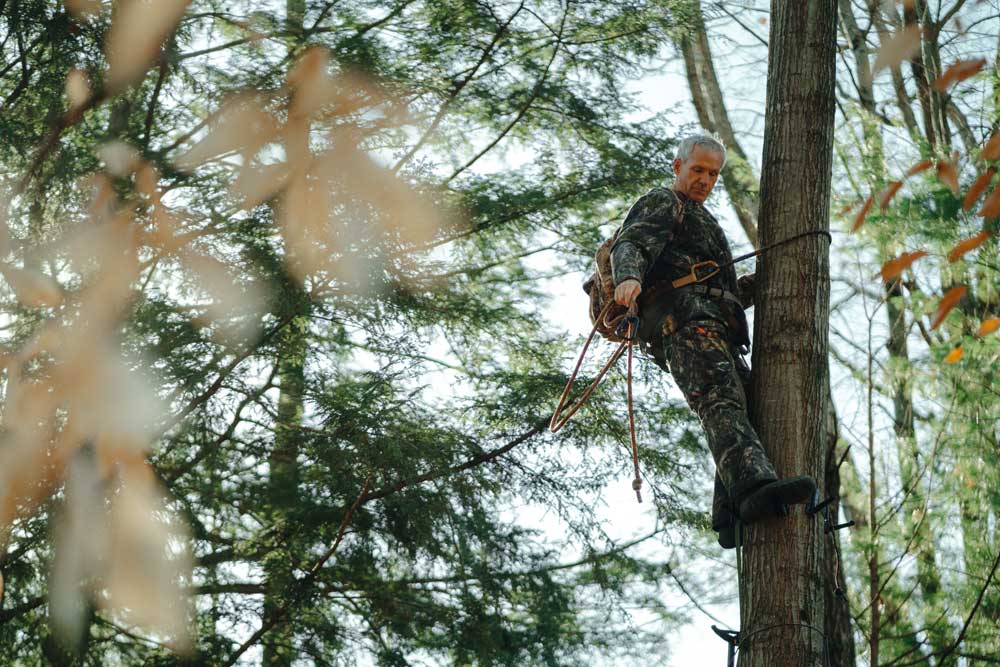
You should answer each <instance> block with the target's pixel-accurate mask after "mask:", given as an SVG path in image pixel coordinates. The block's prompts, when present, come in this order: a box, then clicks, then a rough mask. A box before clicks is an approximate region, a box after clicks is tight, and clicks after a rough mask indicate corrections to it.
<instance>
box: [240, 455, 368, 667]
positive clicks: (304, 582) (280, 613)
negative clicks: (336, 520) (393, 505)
mask: <svg viewBox="0 0 1000 667" xmlns="http://www.w3.org/2000/svg"><path fill="white" fill-rule="evenodd" d="M371 481H372V476H371V474H369V475H368V479H366V480H365V485H364V487H362V489H361V494H360V495H358V497H357V499H356V500H355V501H354V504H353V505H351V507H350V508H349V509H348V510H347V512H346V513H345V514H344V518H343V520H342V521H341V522H340V528H339V529H338V530H337V537H336V538H335V539H334V541H333V546H331V547H330V548H329V549H328V550H327V552H326V553H325V554H323V556H321V557H320V559H319V560H317V561H316V562H315V563H314V564H313V566H312V567H311V568H310V569H309V572H308V573H306V576H305V577H303V578H302V579H301V580H299V581H298V582H296V583H297V586H296V588H297V592H296V593H294V594H293V595H292V596H291V597H289V598H288V600H286V601H285V603H284V604H282V605H281V606H280V607H278V609H277V610H276V611H275V612H274V614H272V615H271V618H270V619H268V620H267V621H265V622H264V623H263V624H262V625H261V627H260V629H259V630H257V632H255V633H253V635H251V636H250V638H249V639H247V640H246V641H245V642H243V644H242V645H241V646H240V647H239V648H238V649H237V650H236V652H235V653H233V654H232V655H231V656H229V659H228V660H226V662H224V663H223V664H222V667H232V665H233V664H234V663H235V662H236V661H237V660H239V659H240V656H242V655H243V654H244V653H246V652H247V651H248V650H249V649H250V647H251V646H253V645H254V644H256V643H257V642H258V641H260V639H261V638H262V637H263V636H264V635H265V634H267V633H268V632H269V631H270V630H271V629H272V628H274V627H275V626H276V625H278V623H280V622H281V621H282V620H283V619H284V617H285V615H286V614H287V613H288V611H289V610H290V609H291V607H292V605H293V604H295V603H297V602H298V601H299V600H300V599H301V597H302V596H303V593H304V592H305V591H306V588H307V586H308V584H310V583H312V580H313V579H315V578H316V576H317V574H319V572H320V568H322V567H323V565H324V564H325V563H326V562H327V561H328V560H330V558H331V557H333V554H334V553H336V551H337V547H339V546H340V543H341V541H342V540H343V539H344V533H345V532H346V531H347V525H348V524H349V523H350V521H351V518H352V517H353V516H354V513H355V512H356V511H357V509H358V507H360V506H361V503H362V501H363V500H364V498H365V495H366V494H367V492H368V486H369V484H371Z"/></svg>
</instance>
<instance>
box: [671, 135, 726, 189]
mask: <svg viewBox="0 0 1000 667" xmlns="http://www.w3.org/2000/svg"><path fill="white" fill-rule="evenodd" d="M721 169H722V156H721V155H719V154H718V153H716V152H715V151H713V150H711V149H709V148H705V147H704V146H695V147H694V150H693V151H691V156H690V157H689V158H688V159H686V160H681V159H680V158H678V159H676V160H674V175H675V176H676V178H675V179H674V189H675V190H677V191H678V192H682V193H684V194H685V195H687V197H688V199H693V200H695V201H696V202H698V203H702V202H704V201H705V200H706V199H708V195H710V194H712V188H714V187H715V182H716V181H717V180H719V171H720V170H721Z"/></svg>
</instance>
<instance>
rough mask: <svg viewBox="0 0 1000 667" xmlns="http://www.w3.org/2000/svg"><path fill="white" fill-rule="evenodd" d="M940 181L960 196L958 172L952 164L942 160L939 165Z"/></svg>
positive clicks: (938, 174)
mask: <svg viewBox="0 0 1000 667" xmlns="http://www.w3.org/2000/svg"><path fill="white" fill-rule="evenodd" d="M937 177H938V180H939V181H941V182H942V183H944V184H945V185H947V186H948V187H949V188H951V191H952V192H954V193H955V194H958V170H957V169H955V165H954V164H953V163H951V162H946V161H944V160H941V161H940V162H938V163H937Z"/></svg>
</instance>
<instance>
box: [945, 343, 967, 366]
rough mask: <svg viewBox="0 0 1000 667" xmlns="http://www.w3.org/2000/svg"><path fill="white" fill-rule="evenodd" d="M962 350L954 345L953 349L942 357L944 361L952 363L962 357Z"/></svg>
mask: <svg viewBox="0 0 1000 667" xmlns="http://www.w3.org/2000/svg"><path fill="white" fill-rule="evenodd" d="M962 354H963V350H962V348H960V347H956V348H955V349H954V350H952V351H951V352H949V353H948V356H947V357H945V358H944V363H946V364H953V363H955V362H956V361H958V360H959V359H961V358H962Z"/></svg>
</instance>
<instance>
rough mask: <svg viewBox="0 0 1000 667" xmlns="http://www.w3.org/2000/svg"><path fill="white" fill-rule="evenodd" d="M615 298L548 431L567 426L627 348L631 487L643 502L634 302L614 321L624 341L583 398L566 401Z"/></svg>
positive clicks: (583, 352) (583, 354) (587, 346)
mask: <svg viewBox="0 0 1000 667" xmlns="http://www.w3.org/2000/svg"><path fill="white" fill-rule="evenodd" d="M614 303H615V302H614V301H609V302H608V303H607V305H605V306H604V309H603V310H602V311H601V314H600V315H599V316H598V317H597V319H596V320H595V322H594V326H593V328H592V329H591V330H590V335H589V336H587V342H586V343H584V345H583V350H581V351H580V356H579V358H578V359H577V360H576V366H575V367H574V368H573V372H572V373H571V374H570V376H569V382H567V383H566V387H565V388H564V389H563V392H562V396H560V397H559V404H558V405H557V406H556V409H555V411H554V412H553V413H552V418H551V419H550V420H549V430H550V431H551V432H552V433H556V432H557V431H558V430H559V429H561V428H562V427H563V426H565V425H566V422H568V421H569V420H570V417H572V416H573V415H574V414H576V411H577V410H579V409H580V408H581V407H583V404H584V403H586V402H587V399H588V398H590V395H591V394H592V393H594V390H595V389H597V385H599V384H600V383H601V380H603V379H604V376H605V375H607V373H608V371H609V370H610V369H611V367H612V366H613V365H614V364H615V362H616V361H618V359H619V357H621V356H622V352H623V351H624V350H625V349H626V348H628V373H627V376H626V384H627V385H628V430H629V439H630V441H631V445H632V467H633V469H634V472H635V478H634V479H633V480H632V490H633V491H635V498H636V500H637V501H639V502H640V503H641V502H642V493H641V489H642V478H641V477H640V476H639V444H638V442H637V441H636V437H635V412H634V410H633V403H632V358H633V354H632V348H633V347H634V346H635V340H636V334H637V333H638V331H639V315H638V311H637V310H636V306H635V304H633V305H632V306H631V307H630V308H629V310H628V312H627V313H626V314H625V315H624V316H622V317H620V318H618V319H617V321H616V322H615V324H616V326H617V327H618V330H619V331H620V332H621V338H622V341H621V343H619V344H618V348H617V349H616V350H615V351H614V352H613V353H612V354H611V357H610V358H609V359H608V362H607V363H606V364H604V368H602V369H601V372H600V373H598V374H597V377H596V378H594V380H593V381H592V382H591V383H590V386H589V387H587V390H586V391H585V392H584V393H583V396H582V397H580V400H579V401H577V402H576V403H574V404H573V405H572V406H571V407H569V408H567V403H568V402H569V393H570V391H571V390H572V389H573V385H574V383H575V382H576V376H577V374H578V373H579V372H580V367H581V366H582V365H583V360H584V358H585V357H586V355H587V350H588V349H590V344H591V343H592V342H593V341H594V336H595V335H596V334H597V329H598V326H600V324H601V323H602V322H603V321H604V318H605V316H607V314H608V312H609V311H610V310H611V307H612V306H613V305H614ZM626 326H627V331H621V330H622V328H623V327H626ZM564 410H566V414H565V415H563V414H562V413H563V411H564Z"/></svg>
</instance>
